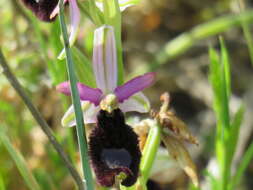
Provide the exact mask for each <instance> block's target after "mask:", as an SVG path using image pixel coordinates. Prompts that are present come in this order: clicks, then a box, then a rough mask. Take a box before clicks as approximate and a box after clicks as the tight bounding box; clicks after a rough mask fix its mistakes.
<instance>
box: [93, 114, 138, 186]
mask: <svg viewBox="0 0 253 190" xmlns="http://www.w3.org/2000/svg"><path fill="white" fill-rule="evenodd" d="M89 138H90V141H89V155H90V159H91V164H92V167H93V169H94V172H95V174H96V177H97V181H98V183H99V184H100V185H102V186H106V187H110V186H112V185H114V183H115V177H116V176H118V175H119V174H123V175H124V176H125V178H124V179H122V181H121V184H122V185H124V186H131V185H133V184H134V183H135V182H136V180H137V177H138V172H139V164H140V157H141V152H140V149H139V141H138V136H137V135H136V134H135V133H134V131H133V130H132V128H131V127H130V126H128V125H127V124H125V118H124V115H123V113H122V112H121V110H120V109H115V110H114V111H113V112H112V113H108V112H106V111H104V110H100V111H99V113H98V116H97V126H96V127H95V128H94V129H93V131H92V133H91V135H90V137H89Z"/></svg>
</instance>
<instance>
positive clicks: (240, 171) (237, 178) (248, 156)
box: [229, 142, 253, 190]
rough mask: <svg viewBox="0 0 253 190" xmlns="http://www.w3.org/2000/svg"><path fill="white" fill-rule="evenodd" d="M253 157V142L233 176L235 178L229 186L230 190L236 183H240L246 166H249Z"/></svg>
mask: <svg viewBox="0 0 253 190" xmlns="http://www.w3.org/2000/svg"><path fill="white" fill-rule="evenodd" d="M252 158H253V142H252V143H251V144H250V146H249V148H248V149H247V151H246V153H245V154H244V156H243V158H242V161H241V163H240V165H239V167H238V169H237V171H236V174H235V176H234V177H233V179H232V180H231V181H232V182H231V186H230V188H229V189H230V190H232V189H235V187H236V185H238V184H239V182H240V181H241V179H242V176H243V174H244V172H245V170H246V168H247V167H248V165H249V163H250V162H251V161H252Z"/></svg>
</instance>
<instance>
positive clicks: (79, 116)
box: [60, 0, 94, 190]
mask: <svg viewBox="0 0 253 190" xmlns="http://www.w3.org/2000/svg"><path fill="white" fill-rule="evenodd" d="M63 10H64V5H63V0H60V23H61V31H62V35H63V39H64V48H65V52H66V59H67V60H66V65H67V71H68V76H69V80H70V87H71V98H72V102H73V105H74V111H75V115H76V124H77V137H78V144H79V150H80V156H81V162H82V170H83V173H84V176H85V181H86V187H87V189H88V190H93V189H94V185H93V178H92V173H91V168H90V165H89V156H88V146H87V140H86V138H85V137H86V133H85V128H84V122H83V113H82V109H81V103H80V96H79V93H78V90H77V85H76V84H77V78H76V75H75V68H74V63H73V59H72V54H71V51H70V48H69V41H68V34H67V27H66V24H65V20H64V12H63Z"/></svg>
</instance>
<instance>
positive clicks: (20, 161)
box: [0, 126, 41, 190]
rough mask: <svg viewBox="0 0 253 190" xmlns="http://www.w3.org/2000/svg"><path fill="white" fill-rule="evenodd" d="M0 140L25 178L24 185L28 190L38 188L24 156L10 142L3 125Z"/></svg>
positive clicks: (38, 189)
mask: <svg viewBox="0 0 253 190" xmlns="http://www.w3.org/2000/svg"><path fill="white" fill-rule="evenodd" d="M0 141H1V142H2V143H3V145H4V147H5V148H6V150H7V151H8V152H9V154H10V156H11V158H12V159H13V160H14V162H15V164H16V166H17V168H18V170H19V172H20V174H21V175H22V177H23V179H24V180H25V183H26V185H27V186H28V187H29V189H30V190H40V189H41V188H40V186H39V184H38V183H37V181H36V179H35V177H34V176H33V173H32V172H31V171H30V169H29V167H28V166H27V164H26V162H25V159H24V157H23V156H22V154H21V153H20V152H19V151H18V150H17V149H16V148H15V147H14V146H13V145H12V144H11V142H10V139H9V137H8V136H7V134H6V133H5V132H4V129H3V127H2V126H1V127H0Z"/></svg>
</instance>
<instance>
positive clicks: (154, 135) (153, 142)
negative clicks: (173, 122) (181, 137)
mask: <svg viewBox="0 0 253 190" xmlns="http://www.w3.org/2000/svg"><path fill="white" fill-rule="evenodd" d="M149 126H150V128H151V130H150V132H149V135H148V138H147V141H146V144H145V147H144V150H143V152H142V158H141V163H140V177H139V178H138V180H137V182H136V183H135V185H133V186H131V187H125V186H123V185H121V186H120V189H121V190H136V189H141V190H146V189H147V186H146V184H147V181H148V178H149V175H150V170H151V168H152V166H153V163H154V160H155V157H156V153H157V150H158V148H159V146H160V143H161V127H160V125H159V124H158V123H157V122H156V121H154V122H151V121H150V122H149Z"/></svg>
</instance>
